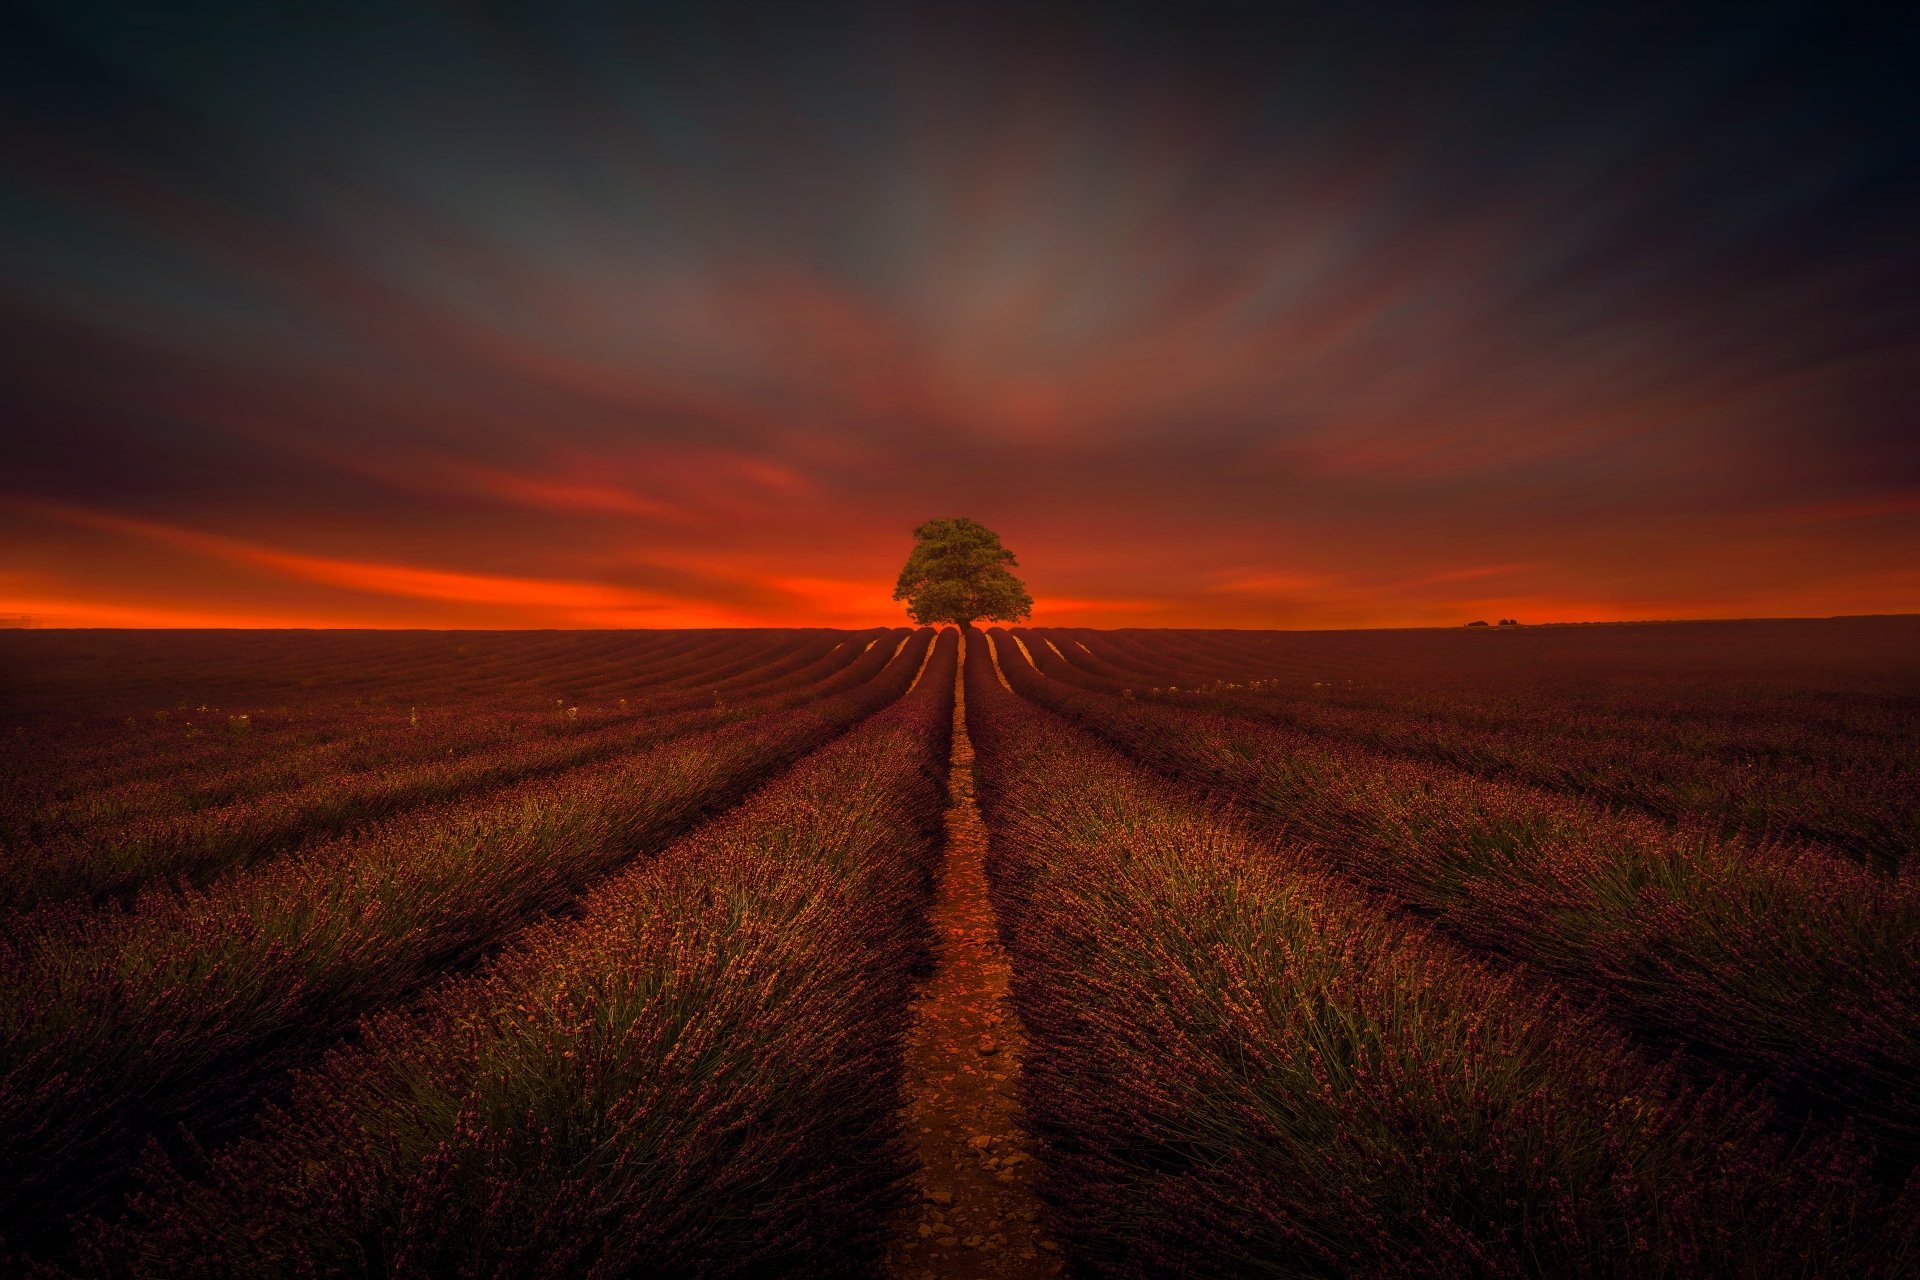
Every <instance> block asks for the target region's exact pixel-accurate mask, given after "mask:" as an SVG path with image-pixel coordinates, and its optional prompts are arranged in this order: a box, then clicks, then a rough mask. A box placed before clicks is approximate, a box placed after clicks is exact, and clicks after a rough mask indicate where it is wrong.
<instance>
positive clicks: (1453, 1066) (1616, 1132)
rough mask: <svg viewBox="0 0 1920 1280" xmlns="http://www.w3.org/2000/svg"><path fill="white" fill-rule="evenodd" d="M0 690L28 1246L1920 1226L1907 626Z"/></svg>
mask: <svg viewBox="0 0 1920 1280" xmlns="http://www.w3.org/2000/svg"><path fill="white" fill-rule="evenodd" d="M963 640H964V643H963ZM0 680H4V684H3V685H0V756H3V757H4V762H3V763H0V848H4V857H3V858H0V1268H3V1269H10V1270H18V1271H22V1272H27V1273H34V1274H41V1275H81V1276H128V1277H131V1276H143V1277H145V1276H152V1277H163V1276H177V1275H226V1276H234V1277H242V1276H257V1275H266V1276H278V1275H285V1276H297V1275H336V1274H340V1275H365V1276H407V1275H413V1276H437V1275H513V1276H522V1275H525V1276H533V1275H551V1276H564V1275H604V1276H622V1275H767V1274H820V1275H842V1274H858V1273H862V1272H874V1271H887V1272H891V1273H893V1274H901V1275H915V1276H917V1275H922V1274H926V1273H929V1272H931V1273H932V1274H935V1275H1018V1276H1025V1275H1034V1276H1047V1275H1054V1274H1059V1273H1060V1272H1062V1271H1068V1272H1071V1273H1073V1274H1084V1275H1136V1276H1151V1275H1166V1274H1191V1275H1218V1276H1223V1277H1224V1276H1238V1275H1276V1276H1329V1277H1331V1276H1341V1275H1402V1274H1404V1275H1423V1276H1435V1277H1446V1276H1469V1275H1491V1276H1527V1275H1542V1276H1649V1277H1652V1276H1663V1277H1666V1276H1703V1277H1704V1276H1756V1277H1758V1276H1776V1275H1805V1276H1818V1275H1836V1276H1837V1275H1849V1276H1851V1275H1859V1276H1897V1275H1907V1274H1913V1273H1915V1271H1916V1270H1917V1269H1920V1178H1916V1176H1915V1170H1916V1168H1917V1167H1920V1086H1916V1084H1915V1081H1916V1080H1920V620H1915V619H1906V618H1887V619H1838V620H1831V621H1800V622H1751V623H1689V624H1648V625H1635V626H1606V627H1540V628H1498V629H1494V628H1488V629H1484V630H1480V629H1476V630H1474V631H1466V630H1462V631H1400V632H1318V633H1315V632H1298V633H1287V632H1209V631H1172V630H1169V631H1091V630H1082V629H1073V628H1055V627H1014V628H1011V629H1008V628H1002V627H994V628H990V629H988V630H986V631H984V632H983V631H979V630H973V629H968V630H967V631H966V632H965V633H964V636H963V635H962V634H960V633H956V632H955V631H953V630H944V631H940V632H935V631H932V630H928V629H917V630H915V629H908V628H874V629H870V630H866V631H833V630H817V629H816V630H761V631H724V630H715V631H677V632H676V631H660V632H574V633H568V632H544V633H542V632H532V633H505V632H501V633H490V632H472V633H461V632H446V633H378V632H339V633H326V632H99V633H88V632H43V633H34V632H13V633H0ZM956 711H958V713H959V714H958V716H957V717H956ZM943 823H944V827H943ZM970 895H971V896H970ZM996 975H997V976H996ZM968 984H973V985H972V986H969V985H968Z"/></svg>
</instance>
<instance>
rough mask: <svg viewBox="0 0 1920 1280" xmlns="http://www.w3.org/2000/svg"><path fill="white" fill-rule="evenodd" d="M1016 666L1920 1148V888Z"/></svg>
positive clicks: (1697, 1041)
mask: <svg viewBox="0 0 1920 1280" xmlns="http://www.w3.org/2000/svg"><path fill="white" fill-rule="evenodd" d="M1014 653H1017V651H1013V650H1010V651H1009V656H1010V657H1011V655H1012V654H1014ZM1004 666H1005V670H1006V674H1007V676H1008V678H1009V679H1010V680H1011V681H1012V682H1013V685H1014V687H1015V688H1016V689H1017V690H1019V692H1020V693H1021V694H1022V695H1023V696H1025V697H1028V698H1030V699H1032V700H1033V701H1034V702H1036V703H1038V704H1040V705H1042V706H1045V707H1048V708H1050V709H1053V710H1055V711H1057V712H1059V713H1061V714H1062V715H1064V716H1066V717H1068V718H1069V719H1071V720H1073V721H1074V722H1075V723H1077V724H1079V725H1081V726H1082V727H1084V728H1087V729H1089V730H1092V731H1094V732H1096V733H1097V734H1099V735H1101V736H1102V737H1104V738H1105V739H1107V740H1108V741H1110V742H1112V743H1114V744H1116V745H1118V746H1119V747H1121V748H1122V749H1124V750H1125V751H1126V752H1127V753H1128V754H1130V755H1132V756H1133V757H1135V758H1136V759H1138V760H1140V761H1142V762H1144V763H1146V764H1148V765H1150V766H1152V767H1153V768H1155V769H1157V770H1160V771H1161V772H1163V773H1165V774H1168V775H1169V776H1172V777H1175V778H1179V779H1182V780H1184V781H1187V782H1190V783H1194V784H1197V785H1200V786H1202V787H1205V788H1207V789H1209V790H1211V791H1213V792H1215V793H1216V794H1217V795H1219V796H1221V797H1223V798H1224V799H1226V800H1228V801H1230V802H1232V803H1233V804H1234V805H1236V806H1237V807H1239V809H1240V810H1241V811H1242V812H1244V813H1247V814H1249V815H1251V816H1252V817H1253V818H1254V819H1255V820H1256V821H1257V822H1258V823H1259V824H1260V825H1261V826H1262V827H1263V828H1264V829H1266V830H1268V831H1271V832H1274V833H1276V834H1278V835H1280V836H1283V837H1285V838H1286V839H1288V840H1290V841H1293V842H1296V843H1299V844H1302V845H1305V846H1307V847H1310V848H1312V849H1313V850H1314V851H1315V853H1316V856H1317V857H1318V858H1319V859H1320V861H1321V864H1322V865H1323V866H1325V867H1327V868H1329V869H1331V870H1334V871H1337V872H1338V873H1340V874H1341V875H1344V876H1347V877H1350V878H1352V879H1353V880H1355V881H1357V882H1359V883H1361V884H1364V885H1366V886H1368V887H1370V888H1372V889H1375V890H1378V891H1383V892H1385V893H1386V894H1388V895H1390V896H1391V897H1392V899H1393V900H1394V901H1395V902H1397V903H1398V904H1399V905H1400V906H1401V907H1403V908H1404V909H1407V910H1410V911H1413V912H1415V913H1417V914H1420V915H1424V916H1429V917H1432V918H1434V919H1436V920H1437V921H1439V922H1440V923H1441V924H1443V925H1444V926H1445V928H1446V929H1447V930H1448V931H1449V932H1450V933H1452V934H1453V935H1454V936H1455V937H1457V938H1460V939H1461V940H1463V941H1465V942H1468V943H1470V944H1471V945H1473V946H1475V947H1477V948H1479V949H1481V950H1483V951H1485V952H1488V953H1490V954H1497V955H1500V956H1505V957H1510V958H1512V959H1515V960H1519V961H1524V962H1526V963H1527V964H1529V965H1533V966H1537V967H1538V968H1539V969H1541V970H1544V971H1546V972H1548V973H1551V974H1553V975H1554V977H1555V978H1556V980H1558V981H1559V982H1561V983H1562V984H1564V985H1565V986H1566V987H1568V988H1569V989H1571V990H1576V991H1579V992H1581V993H1582V994H1583V995H1585V996H1587V997H1591V998H1597V999H1599V1000H1600V1001H1602V1002H1603V1003H1604V1005H1605V1007H1606V1008H1607V1009H1609V1010H1610V1011H1611V1013H1612V1015H1613V1016H1614V1017H1615V1018H1616V1019H1618V1020H1619V1021H1620V1022H1621V1024H1622V1025H1624V1026H1625V1027H1627V1028H1629V1029H1631V1030H1633V1031H1634V1032H1636V1033H1638V1034H1640V1035H1642V1036H1643V1037H1645V1038H1646V1039H1648V1040H1649V1041H1650V1042H1654V1043H1665V1042H1678V1043H1682V1044H1685V1045H1687V1046H1689V1047H1691V1048H1692V1049H1694V1050H1695V1051H1697V1052H1700V1053H1702V1054H1704V1055H1706V1056H1707V1057H1709V1058H1711V1059H1712V1060H1714V1061H1716V1062H1718V1063H1720V1064H1723V1065H1727V1066H1732V1067H1735V1068H1738V1069H1740V1070H1744V1071H1752V1072H1757V1073H1760V1074H1762V1075H1764V1076H1765V1077H1766V1078H1767V1079H1768V1080H1769V1081H1770V1082H1771V1083H1772V1085H1773V1086H1774V1088H1775V1089H1776V1090H1777V1092H1778V1093H1779V1095H1780V1096H1781V1097H1782V1099H1783V1100H1785V1101H1786V1102H1788V1103H1789V1104H1790V1105H1792V1106H1794V1107H1797V1108H1810V1109H1813V1110H1817V1111H1820V1112H1823V1113H1825V1114H1828V1115H1832V1116H1835V1117H1846V1118H1848V1119H1850V1120H1852V1121H1853V1122H1854V1123H1856V1124H1857V1125H1858V1126H1859V1127H1860V1129H1861V1130H1862V1131H1863V1132H1864V1133H1865V1134H1867V1135H1868V1136H1869V1137H1870V1138H1871V1139H1872V1140H1873V1141H1874V1142H1875V1143H1876V1144H1877V1145H1878V1146H1879V1147H1880V1149H1881V1150H1882V1152H1883V1153H1884V1156H1885V1158H1886V1159H1887V1161H1888V1162H1889V1164H1890V1166H1891V1167H1893V1168H1894V1169H1896V1170H1898V1171H1902V1172H1904V1170H1906V1169H1909V1168H1911V1167H1912V1165H1913V1163H1914V1162H1915V1160H1916V1159H1920V1089H1917V1088H1916V1086H1915V1083H1914V1082H1915V1081H1916V1080H1920V950H1916V948H1915V946H1914V939H1915V938H1917V937H1920V881H1916V880H1915V879H1913V878H1912V877H1886V876H1881V875H1877V874H1875V873H1872V872H1870V871H1868V870H1866V869H1865V868H1862V867H1860V866H1858V865H1856V864H1854V863H1851V862H1848V861H1845V860H1843V859H1839V858H1836V857H1831V856H1824V855H1821V854H1818V853H1815V852H1812V851H1808V850H1797V849H1792V848H1780V847H1770V846H1764V845H1754V844H1749V843H1746V842H1743V841H1729V840H1725V839H1721V838H1718V837H1715V836H1711V835H1706V834H1702V833H1699V832H1685V831H1682V832H1677V833H1676V832H1675V831H1673V830H1671V829H1669V828H1667V827H1665V826H1663V825H1660V824H1656V823H1652V822H1650V821H1646V820H1640V819H1635V818H1633V817H1631V816H1628V815H1622V814H1615V813H1608V812H1606V811H1605V810H1602V809H1599V808H1597V807H1595V806H1593V805H1591V804H1589V803H1585V802H1582V801H1579V800H1577V799H1575V798H1570V797H1567V796H1565V795H1558V794H1555V793H1552V792H1546V791H1540V790H1536V789H1530V788H1524V787H1518V786H1514V785H1510V784H1501V783H1496V782H1490V781H1487V780H1484V779H1479V778H1475V777H1472V776H1470V775H1467V774H1462V773H1459V772H1457V771H1450V770H1439V769H1435V768H1432V767H1430V766H1424V765H1420V764H1417V763H1414V762H1409V761H1404V760H1396V759H1393V758H1391V757H1385V756H1380V755H1377V754H1371V753H1368V752H1365V751H1363V750H1360V749H1357V748H1353V747H1342V746H1340V745H1339V744H1330V743H1328V742H1326V741H1325V740H1321V739H1315V738H1313V737H1311V736H1308V735H1300V734H1292V733H1288V732H1285V731H1282V730H1279V729H1276V728H1273V727H1270V726H1261V725H1257V724H1254V723H1251V722H1248V721H1245V720H1240V719H1235V718H1229V717H1222V716H1218V715H1211V714H1207V713H1203V712H1198V711H1187V710H1181V709H1177V708H1169V707H1164V706H1157V705H1151V704H1148V703H1143V702H1141V701H1140V700H1137V699H1136V700H1132V701H1128V700H1126V699H1121V698H1113V697H1109V696H1106V695H1101V694H1095V693H1091V692H1088V691H1086V690H1084V689H1078V688H1075V687H1074V686H1072V685H1069V684H1066V683H1064V682H1062V681H1059V680H1053V679H1049V678H1048V677H1046V676H1045V675H1043V674H1042V673H1041V672H1040V671H1038V670H1037V669H1036V668H1035V667H1033V666H1032V665H1030V664H1029V663H1027V662H1025V661H1023V660H1009V661H1007V662H1006V663H1004Z"/></svg>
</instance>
